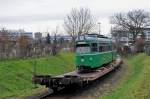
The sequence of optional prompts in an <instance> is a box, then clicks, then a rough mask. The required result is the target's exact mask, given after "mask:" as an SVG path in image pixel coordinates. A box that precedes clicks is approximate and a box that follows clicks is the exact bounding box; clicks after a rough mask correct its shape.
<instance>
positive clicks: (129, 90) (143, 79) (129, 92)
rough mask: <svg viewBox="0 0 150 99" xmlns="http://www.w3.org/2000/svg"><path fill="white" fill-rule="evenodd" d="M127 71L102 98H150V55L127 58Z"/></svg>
mask: <svg viewBox="0 0 150 99" xmlns="http://www.w3.org/2000/svg"><path fill="white" fill-rule="evenodd" d="M125 64H126V65H127V66H128V71H127V73H126V74H125V75H124V76H123V78H122V81H121V82H120V84H119V85H118V86H117V88H114V89H113V91H112V92H111V93H109V94H108V93H106V94H105V95H103V96H101V97H100V99H150V79H149V75H150V56H146V55H145V54H138V55H135V56H132V57H128V58H127V59H126V60H125Z"/></svg>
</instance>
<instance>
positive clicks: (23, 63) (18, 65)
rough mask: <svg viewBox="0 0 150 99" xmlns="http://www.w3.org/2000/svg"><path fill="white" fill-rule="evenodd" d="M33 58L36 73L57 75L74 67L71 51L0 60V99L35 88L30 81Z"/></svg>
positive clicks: (15, 95)
mask: <svg viewBox="0 0 150 99" xmlns="http://www.w3.org/2000/svg"><path fill="white" fill-rule="evenodd" d="M35 60H36V64H37V66H36V68H37V73H38V74H50V75H59V74H62V73H65V72H69V71H72V70H74V69H75V67H74V55H73V54H72V53H67V54H66V53H61V54H59V55H57V56H47V57H43V58H38V59H35V58H31V59H24V60H23V59H13V60H5V61H0V99H1V98H4V97H5V98H8V97H9V98H10V97H16V98H17V97H18V96H20V95H23V94H26V93H32V91H31V90H34V89H35V88H34V84H32V82H31V79H32V74H33V64H34V63H35Z"/></svg>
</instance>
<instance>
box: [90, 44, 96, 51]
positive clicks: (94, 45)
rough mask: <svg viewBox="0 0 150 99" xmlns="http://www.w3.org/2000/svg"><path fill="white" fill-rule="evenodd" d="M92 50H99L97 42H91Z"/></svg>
mask: <svg viewBox="0 0 150 99" xmlns="http://www.w3.org/2000/svg"><path fill="white" fill-rule="evenodd" d="M91 51H92V52H97V43H92V44H91Z"/></svg>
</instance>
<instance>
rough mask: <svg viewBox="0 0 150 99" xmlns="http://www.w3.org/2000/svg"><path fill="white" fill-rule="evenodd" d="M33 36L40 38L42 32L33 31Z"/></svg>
mask: <svg viewBox="0 0 150 99" xmlns="http://www.w3.org/2000/svg"><path fill="white" fill-rule="evenodd" d="M34 38H35V39H41V38H42V33H40V32H36V33H34Z"/></svg>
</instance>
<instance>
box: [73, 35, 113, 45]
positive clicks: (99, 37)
mask: <svg viewBox="0 0 150 99" xmlns="http://www.w3.org/2000/svg"><path fill="white" fill-rule="evenodd" d="M76 41H98V42H102V43H109V42H111V41H112V40H111V38H108V37H105V36H103V35H98V34H86V35H81V36H78V38H77V39H76Z"/></svg>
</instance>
